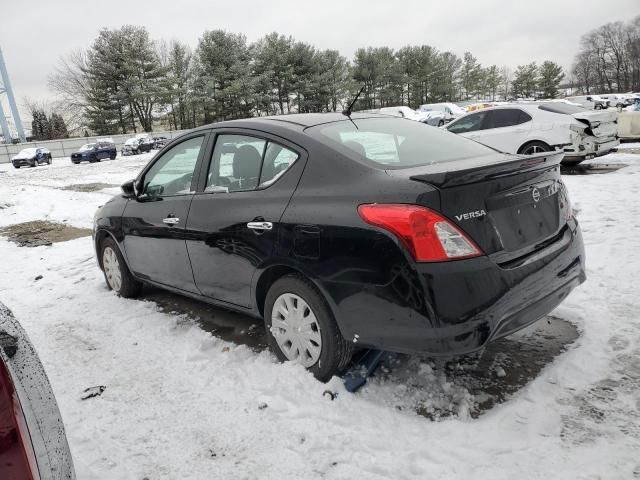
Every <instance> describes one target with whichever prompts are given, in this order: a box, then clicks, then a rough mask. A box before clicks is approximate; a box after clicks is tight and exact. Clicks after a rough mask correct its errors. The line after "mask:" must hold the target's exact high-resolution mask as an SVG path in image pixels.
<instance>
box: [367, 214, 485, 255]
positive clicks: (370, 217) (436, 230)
mask: <svg viewBox="0 0 640 480" xmlns="http://www.w3.org/2000/svg"><path fill="white" fill-rule="evenodd" d="M358 213H359V214H360V216H361V217H362V219H363V220H364V221H365V222H367V223H370V224H371V225H376V226H378V227H381V228H384V229H385V230H388V231H390V232H391V233H393V234H394V235H396V236H397V237H398V238H399V239H400V241H401V242H402V243H403V244H404V245H405V247H407V249H408V250H409V252H410V253H411V255H412V256H413V258H414V259H416V260H417V261H419V262H442V261H447V260H458V259H462V258H470V257H477V256H479V255H482V252H481V251H480V249H479V248H478V246H477V245H476V244H475V243H474V242H473V241H472V240H471V239H469V238H468V237H467V236H466V235H465V234H464V233H462V232H461V231H460V230H459V229H458V228H457V227H456V226H455V225H453V224H452V223H451V222H450V221H449V220H447V219H446V218H444V217H443V216H441V215H440V214H438V213H436V212H434V211H433V210H429V209H428V208H426V207H421V206H418V205H408V204H384V203H374V204H368V205H360V206H359V207H358Z"/></svg>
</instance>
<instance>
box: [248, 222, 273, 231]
mask: <svg viewBox="0 0 640 480" xmlns="http://www.w3.org/2000/svg"><path fill="white" fill-rule="evenodd" d="M247 228H250V229H251V230H271V229H272V228H273V223H271V222H249V223H247Z"/></svg>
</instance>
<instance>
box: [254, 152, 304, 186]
mask: <svg viewBox="0 0 640 480" xmlns="http://www.w3.org/2000/svg"><path fill="white" fill-rule="evenodd" d="M298 157H299V155H298V154H297V153H296V152H294V151H293V150H290V149H288V148H287V147H284V146H282V145H280V144H279V143H275V142H268V143H267V149H266V150H265V153H264V162H263V164H262V172H261V174H260V184H259V185H258V187H268V186H269V185H271V184H273V183H275V181H276V180H278V179H279V178H280V177H281V176H282V175H283V174H284V172H286V171H287V170H289V167H291V165H293V162H295V161H296V160H297V159H298Z"/></svg>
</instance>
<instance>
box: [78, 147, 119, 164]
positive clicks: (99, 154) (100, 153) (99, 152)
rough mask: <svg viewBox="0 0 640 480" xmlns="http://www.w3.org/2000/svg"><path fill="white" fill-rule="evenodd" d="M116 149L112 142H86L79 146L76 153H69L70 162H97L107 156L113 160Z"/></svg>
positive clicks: (116, 152)
mask: <svg viewBox="0 0 640 480" xmlns="http://www.w3.org/2000/svg"><path fill="white" fill-rule="evenodd" d="M117 154H118V151H117V150H116V146H115V144H113V143H107V142H97V143H88V144H86V145H83V146H82V147H80V150H78V151H77V152H76V153H72V154H71V162H73V163H75V164H78V163H80V162H91V163H94V162H99V161H100V160H105V159H107V158H109V159H111V160H115V158H116V155H117Z"/></svg>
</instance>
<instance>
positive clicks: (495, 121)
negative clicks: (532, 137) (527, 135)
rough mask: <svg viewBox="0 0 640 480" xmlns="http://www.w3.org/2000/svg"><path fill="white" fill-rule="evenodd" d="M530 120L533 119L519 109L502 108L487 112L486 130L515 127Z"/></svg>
mask: <svg viewBox="0 0 640 480" xmlns="http://www.w3.org/2000/svg"><path fill="white" fill-rule="evenodd" d="M529 120H531V117H530V116H529V115H527V114H526V113H525V112H523V111H522V110H520V109H518V108H501V109H498V110H490V111H488V112H487V118H486V120H485V125H486V127H485V128H504V127H513V126H515V125H520V124H521V123H525V122H528V121H529Z"/></svg>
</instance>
